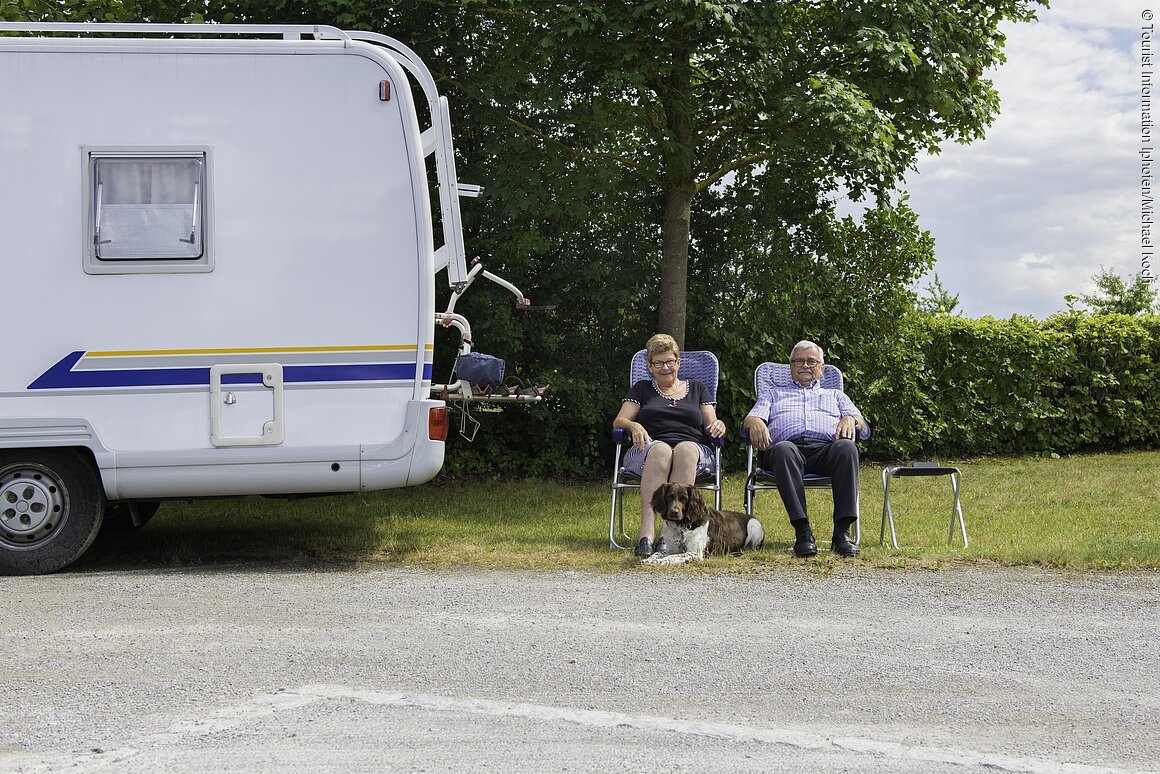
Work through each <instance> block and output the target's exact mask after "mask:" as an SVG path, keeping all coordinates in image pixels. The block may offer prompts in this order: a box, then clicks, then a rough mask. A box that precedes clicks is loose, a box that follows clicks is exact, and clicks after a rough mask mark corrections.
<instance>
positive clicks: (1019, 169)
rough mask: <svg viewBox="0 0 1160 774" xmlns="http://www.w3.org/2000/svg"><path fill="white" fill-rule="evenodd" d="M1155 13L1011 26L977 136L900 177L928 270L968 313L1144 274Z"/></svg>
mask: <svg viewBox="0 0 1160 774" xmlns="http://www.w3.org/2000/svg"><path fill="white" fill-rule="evenodd" d="M1153 8H1155V10H1158V11H1160V0H1156V5H1155V6H1152V5H1150V4H1148V3H1147V2H1137V1H1134V0H1102V2H1093V1H1092V0H1052V2H1051V8H1050V9H1048V10H1041V11H1040V13H1039V21H1037V22H1035V23H1032V24H1023V25H1018V26H1015V25H1012V26H1010V27H1008V28H1007V29H1006V32H1007V35H1008V38H1007V48H1006V52H1007V63H1006V64H1005V65H1003V66H1002V67H1000V68H998V69H997V70H995V71H994V72H992V73H990V74H989V75H990V77H991V78H992V80H994V82H995V86H996V88H997V89H998V90H999V94H1000V97H1001V98H1002V112H1001V114H1000V116H999V117H998V119H997V120H996V121H995V123H994V124H993V125H992V126H991V128H990V130H989V131H988V133H987V137H986V139H985V140H982V141H979V142H976V143H973V144H971V145H969V146H959V145H953V144H952V145H949V146H947V147H945V148H944V149H943V152H942V153H941V154H940V155H938V156H935V157H929V158H924V159H923V160H922V161H920V163H919V166H918V171H917V173H912V174H911V175H910V176H909V177H908V180H907V185H906V187H907V188H908V190H909V191H910V195H911V206H912V207H913V208H914V209H915V210H916V211H917V212H918V213H919V217H920V223H921V224H922V227H923V228H925V229H928V230H929V231H930V232H931V233H932V234H933V235H934V237H935V239H936V255H937V256H938V264H937V266H936V268H935V271H936V272H937V273H938V276H939V280H940V281H941V283H942V285H943V287H944V288H946V289H947V290H948V291H950V292H951V293H958V294H959V303H960V307H961V310H962V312H963V313H964V314H965V315H967V316H968V317H981V316H983V315H993V316H995V317H1007V316H1010V315H1012V314H1030V315H1034V316H1036V317H1040V318H1042V317H1046V316H1047V315H1050V314H1052V313H1054V312H1057V311H1061V310H1063V309H1065V308H1066V303H1065V302H1064V296H1065V295H1067V294H1069V293H1073V294H1078V293H1083V292H1088V291H1090V290H1091V289H1092V288H1093V285H1092V282H1091V277H1092V275H1093V274H1095V273H1096V272H1098V271H1099V269H1100V267H1101V265H1102V266H1105V267H1108V268H1111V269H1113V270H1115V271H1116V272H1117V273H1119V274H1121V275H1134V274H1135V273H1136V272H1138V271H1140V269H1141V252H1140V203H1141V185H1140V180H1141V175H1140V168H1141V164H1140V152H1141V148H1142V147H1143V145H1144V143H1142V142H1141V96H1140V91H1141V89H1140V87H1141V69H1142V68H1141V46H1142V44H1141V32H1142V28H1143V25H1146V24H1149V23H1155V24H1157V30H1156V32H1157V35H1156V40H1155V41H1152V42H1150V43H1149V45H1151V46H1152V48H1153V53H1156V54H1160V21H1154V22H1146V21H1144V20H1143V16H1144V14H1145V12H1149V11H1150V10H1151V9H1153ZM1156 69H1157V75H1156V76H1154V77H1155V78H1156V81H1157V84H1158V86H1160V68H1156ZM1157 98H1158V99H1160V89H1158V94H1157ZM1158 105H1160V103H1158ZM1156 133H1157V139H1160V127H1157V129H1156ZM1153 155H1154V156H1155V157H1156V158H1157V160H1158V162H1157V168H1156V174H1158V175H1160V147H1157V149H1156V151H1154V152H1153ZM1152 272H1153V274H1158V273H1160V271H1158V270H1157V266H1156V265H1155V264H1153V266H1152ZM926 284H927V283H926V282H925V281H924V282H922V283H920V287H925V285H926Z"/></svg>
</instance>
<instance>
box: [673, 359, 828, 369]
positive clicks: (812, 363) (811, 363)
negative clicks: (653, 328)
mask: <svg viewBox="0 0 1160 774" xmlns="http://www.w3.org/2000/svg"><path fill="white" fill-rule="evenodd" d="M789 364H790V365H792V366H806V367H807V368H817V367H818V366H820V365H821V364H822V361H821V360H814V359H813V358H812V357H811V358H809V359H808V360H807V359H804V358H800V357H795V358H794V359H793V360H791V361H789ZM653 365H656V363H653Z"/></svg>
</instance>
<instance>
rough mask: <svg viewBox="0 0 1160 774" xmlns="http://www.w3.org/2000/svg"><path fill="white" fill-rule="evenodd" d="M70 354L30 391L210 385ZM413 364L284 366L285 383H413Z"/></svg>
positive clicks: (191, 375) (185, 371) (250, 377)
mask: <svg viewBox="0 0 1160 774" xmlns="http://www.w3.org/2000/svg"><path fill="white" fill-rule="evenodd" d="M84 355H85V353H84V352H73V353H71V354H69V355H67V356H65V357H64V358H62V359H61V360H60V362H58V363H57V364H56V365H54V366H53V367H52V368H50V369H48V370H47V371H45V372H44V373H43V374H41V375H40V376H39V377H37V379H36V381H34V382H33V383H32V384H30V385H28V389H30V390H68V389H84V388H100V387H189V386H200V385H205V386H207V387H208V386H209V369H208V368H128V369H124V368H118V369H111V370H107V371H97V370H92V371H89V370H85V371H74V370H72V369H73V366H75V365H76V364H77V363H79V362H80V360H81V358H82V357H84ZM414 378H415V364H414V363H356V364H352V365H295V366H283V368H282V379H283V382H284V383H285V384H295V383H307V382H373V381H379V382H382V381H408V382H409V381H412V380H414ZM423 378H424V379H425V380H430V378H431V364H430V363H424V364H423ZM261 382H262V378H261V376H260V375H259V374H222V384H261Z"/></svg>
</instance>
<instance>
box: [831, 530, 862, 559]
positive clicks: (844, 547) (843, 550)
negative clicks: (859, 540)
mask: <svg viewBox="0 0 1160 774" xmlns="http://www.w3.org/2000/svg"><path fill="white" fill-rule="evenodd" d="M830 550H831V551H833V552H834V553H835V554H837V555H838V556H857V555H858V550H859V549H858V545H857V544H856V543H853V542H851V540H850V536H849V535H848V534H846V532H845V530H843V531H842V532H838V533H836V534H835V535H834V539H833V541H831V543H830Z"/></svg>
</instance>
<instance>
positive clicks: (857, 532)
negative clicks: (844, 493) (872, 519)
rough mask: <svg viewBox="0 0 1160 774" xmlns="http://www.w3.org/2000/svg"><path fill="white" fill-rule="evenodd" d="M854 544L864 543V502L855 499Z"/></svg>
mask: <svg viewBox="0 0 1160 774" xmlns="http://www.w3.org/2000/svg"><path fill="white" fill-rule="evenodd" d="M854 545H856V546H861V545H862V503H860V502H858V500H854Z"/></svg>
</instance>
